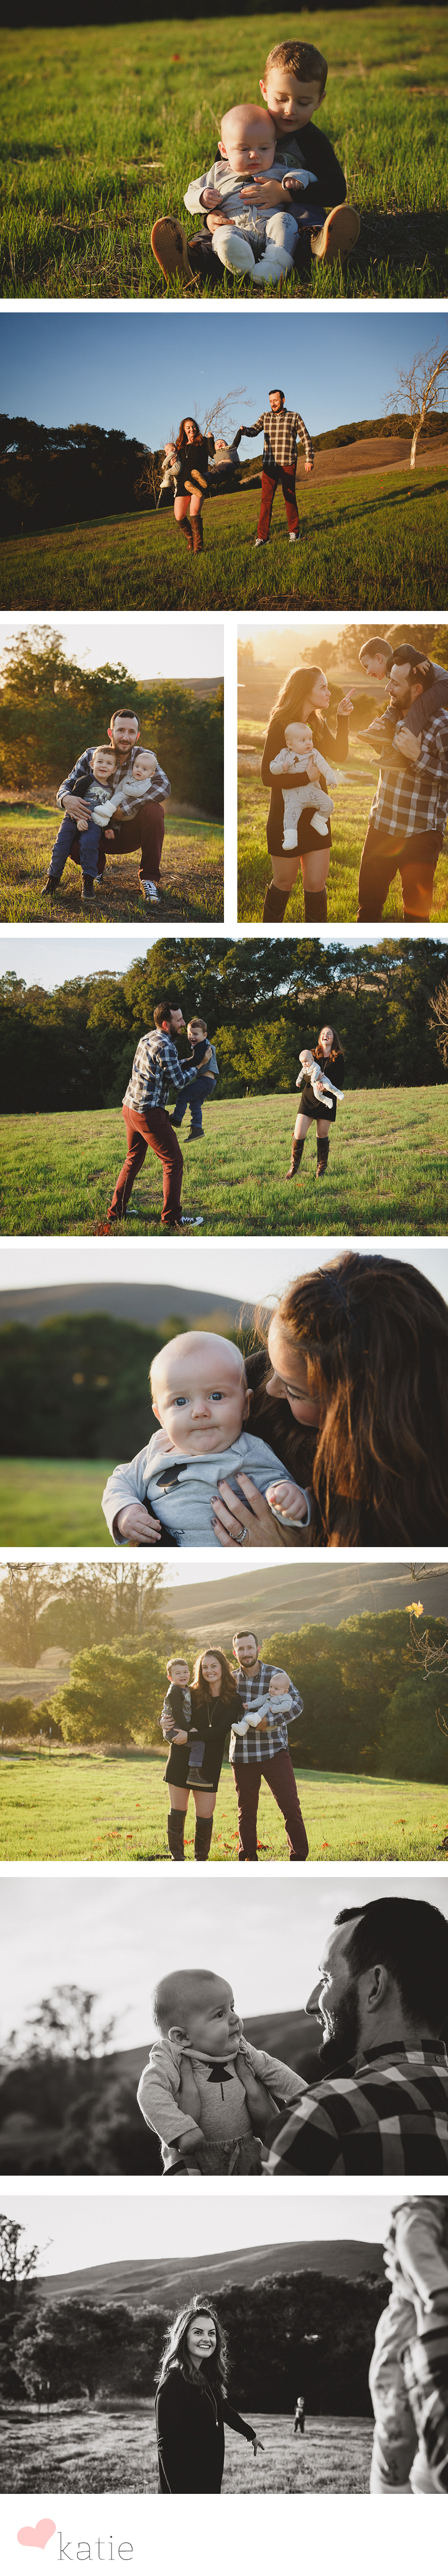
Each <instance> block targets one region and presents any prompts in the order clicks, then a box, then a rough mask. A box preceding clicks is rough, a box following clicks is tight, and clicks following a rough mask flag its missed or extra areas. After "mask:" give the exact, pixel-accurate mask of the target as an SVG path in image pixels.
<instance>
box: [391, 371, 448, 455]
mask: <svg viewBox="0 0 448 2576" xmlns="http://www.w3.org/2000/svg"><path fill="white" fill-rule="evenodd" d="M438 349H439V341H438V340H434V341H433V343H432V347H431V348H430V349H419V350H418V351H417V353H416V356H415V358H414V360H413V364H412V366H411V367H397V382H396V390H395V391H392V392H391V393H389V394H387V396H386V411H389V412H391V413H392V418H394V417H395V416H396V415H397V413H398V412H399V411H401V415H402V412H403V402H404V403H405V406H406V414H407V417H408V419H409V427H410V429H412V447H411V456H410V463H411V466H414V465H415V462H416V456H417V446H418V440H419V438H420V434H421V431H422V429H424V428H425V426H426V422H427V421H428V420H430V418H431V415H432V414H433V413H434V412H435V411H437V409H438V403H439V396H440V394H441V391H442V382H443V378H444V377H445V378H447V377H448V349H442V350H441V352H440V356H437V355H436V352H437V350H438ZM400 397H401V401H400Z"/></svg>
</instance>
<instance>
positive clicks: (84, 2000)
mask: <svg viewBox="0 0 448 2576" xmlns="http://www.w3.org/2000/svg"><path fill="white" fill-rule="evenodd" d="M97 2006H98V1996H97V1995H96V1994H95V1993H94V1990H93V1988H92V1989H89V1988H88V1987H86V1986H74V1985H66V1986H53V1989H52V1993H51V1994H49V1995H43V1996H42V2000H41V2002H40V2003H39V2004H35V2005H33V2006H32V2008H31V2010H30V2012H29V2013H27V2016H26V2020H25V2023H24V2027H23V2031H22V2032H21V2033H18V2032H17V2031H14V2030H12V2031H10V2035H9V2039H8V2040H7V2041H6V2042H5V2047H4V2049H3V2051H2V2054H3V2056H4V2057H5V2058H7V2059H8V2061H9V2060H10V2059H11V2058H12V2057H17V2055H20V2056H21V2055H22V2054H23V2053H25V2055H26V2056H29V2057H30V2056H31V2057H34V2058H41V2057H44V2058H45V2057H48V2056H50V2057H53V2058H61V2057H64V2058H65V2057H66V2058H70V2059H73V2058H76V2059H81V2060H82V2062H83V2063H85V2064H87V2065H88V2064H89V2062H90V2060H91V2059H92V2058H93V2057H95V2056H96V2054H97V2051H102V2050H103V2049H105V2048H110V2045H111V2041H112V2039H113V2037H114V2031H115V2015H114V2014H112V2017H111V2018H110V2019H109V2021H107V2022H98V2013H97Z"/></svg>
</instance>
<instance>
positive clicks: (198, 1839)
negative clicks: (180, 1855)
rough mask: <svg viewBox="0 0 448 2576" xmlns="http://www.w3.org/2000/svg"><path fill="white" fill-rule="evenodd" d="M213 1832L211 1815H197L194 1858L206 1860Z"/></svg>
mask: <svg viewBox="0 0 448 2576" xmlns="http://www.w3.org/2000/svg"><path fill="white" fill-rule="evenodd" d="M212 1833H213V1816H197V1817H196V1825H195V1836H194V1857H195V1860H208V1855H209V1851H210V1844H211V1839H212Z"/></svg>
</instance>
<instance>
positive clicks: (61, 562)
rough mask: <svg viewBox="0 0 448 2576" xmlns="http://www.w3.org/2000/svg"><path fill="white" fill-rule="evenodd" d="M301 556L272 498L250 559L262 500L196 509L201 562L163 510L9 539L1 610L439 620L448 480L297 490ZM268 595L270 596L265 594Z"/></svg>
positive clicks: (225, 499)
mask: <svg viewBox="0 0 448 2576" xmlns="http://www.w3.org/2000/svg"><path fill="white" fill-rule="evenodd" d="M297 495H298V509H299V517H300V525H301V531H302V538H303V544H302V545H301V546H299V547H297V548H296V549H295V551H294V552H293V549H292V547H290V545H289V540H288V530H287V525H286V518H285V513H284V510H283V505H282V502H281V495H277V499H276V504H275V508H274V516H273V522H272V526H273V535H272V540H271V543H270V545H269V547H268V548H267V549H266V550H265V548H264V547H260V548H259V550H258V551H257V552H254V539H255V534H256V527H257V519H258V507H259V493H258V492H257V491H255V492H253V493H251V492H250V491H243V492H237V493H228V494H227V495H225V494H223V495H222V497H221V499H220V500H219V501H206V502H205V506H204V522H203V524H204V553H203V554H202V555H197V556H196V557H195V556H189V555H187V554H186V551H185V546H184V544H183V542H182V541H181V538H180V537H179V533H178V529H177V526H176V521H175V519H174V515H173V513H172V512H171V511H170V510H166V511H163V513H162V514H161V515H156V512H155V511H147V512H146V513H145V514H140V513H139V514H138V515H136V516H135V517H131V518H112V519H103V520H96V521H93V522H92V524H89V523H88V522H86V523H84V522H83V523H82V525H81V526H79V527H66V528H57V529H55V528H53V529H52V530H51V531H50V532H49V534H48V535H46V534H45V533H36V534H32V535H26V536H23V537H14V538H8V540H7V541H4V542H3V544H2V546H1V549H0V605H1V606H2V607H3V608H14V609H18V608H54V609H56V610H60V609H62V608H69V609H70V610H72V609H79V608H82V609H91V608H94V609H106V608H108V609H126V610H127V609H133V608H151V609H159V610H160V611H162V609H166V608H168V609H185V608H187V609H193V608H195V609H202V608H270V607H271V606H273V605H274V604H275V603H276V604H277V606H278V607H282V608H293V609H300V608H343V609H349V610H350V611H352V610H353V609H355V608H368V609H369V611H370V610H371V609H372V608H379V609H381V608H385V607H386V606H387V612H388V615H389V614H390V612H391V610H392V609H393V608H399V609H400V610H402V611H404V610H405V608H406V605H407V603H408V602H409V600H410V599H411V600H412V606H413V608H414V609H419V608H431V609H432V610H433V611H434V610H435V609H441V610H443V609H444V608H445V606H446V562H447V552H448V468H447V466H446V465H445V464H443V465H442V466H440V464H439V465H438V466H435V467H434V468H433V467H431V468H430V469H425V467H424V466H423V467H421V468H420V469H419V468H416V470H415V472H414V473H413V475H412V489H411V484H410V483H409V485H408V482H407V476H406V475H405V474H404V473H403V468H402V467H401V468H400V467H397V468H396V469H392V471H391V470H390V468H389V469H388V470H387V471H385V472H380V473H378V474H376V473H369V474H359V475H358V474H356V475H348V476H347V478H345V477H343V478H342V479H341V480H339V479H338V480H337V481H336V482H335V483H334V484H331V483H329V482H324V483H321V484H319V483H317V484H315V485H314V486H313V484H312V482H311V483H310V484H308V483H305V480H304V477H303V472H302V470H301V469H300V468H299V477H298V482H297ZM266 584H267V585H268V587H266Z"/></svg>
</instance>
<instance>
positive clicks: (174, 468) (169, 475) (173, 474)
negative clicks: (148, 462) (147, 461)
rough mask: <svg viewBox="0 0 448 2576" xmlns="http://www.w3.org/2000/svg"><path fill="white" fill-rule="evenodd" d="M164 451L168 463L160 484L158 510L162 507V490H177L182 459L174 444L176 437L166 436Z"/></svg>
mask: <svg viewBox="0 0 448 2576" xmlns="http://www.w3.org/2000/svg"><path fill="white" fill-rule="evenodd" d="M163 452H164V456H166V465H165V470H164V473H163V475H162V481H161V485H160V492H159V494H158V498H157V501H156V510H158V509H159V507H160V502H161V499H162V492H170V491H173V489H174V492H175V490H176V483H177V476H178V473H179V464H180V459H179V457H178V455H177V449H176V447H175V444H174V438H166V439H165V446H164V451H163Z"/></svg>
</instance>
